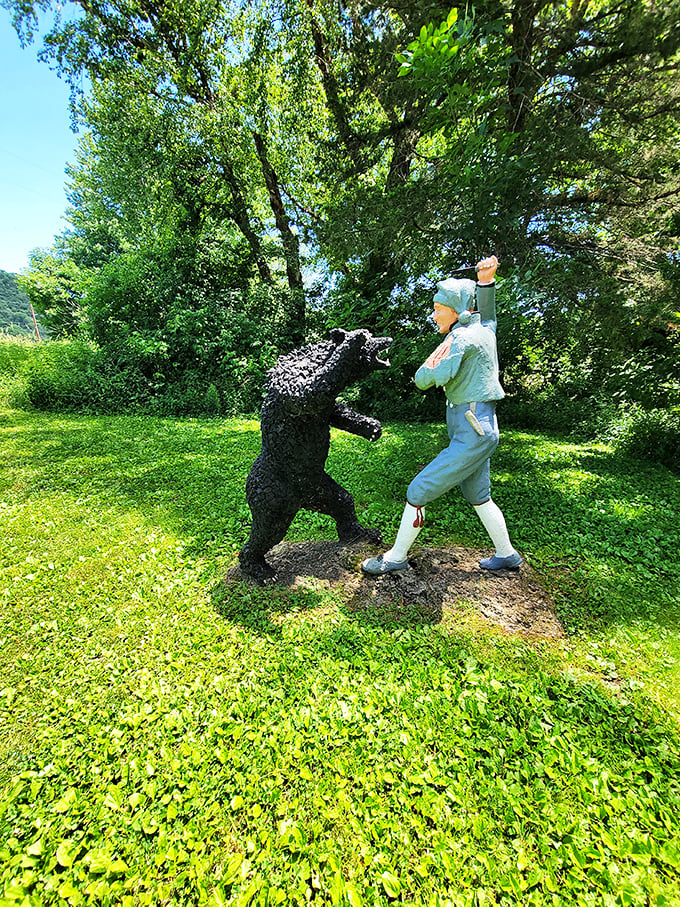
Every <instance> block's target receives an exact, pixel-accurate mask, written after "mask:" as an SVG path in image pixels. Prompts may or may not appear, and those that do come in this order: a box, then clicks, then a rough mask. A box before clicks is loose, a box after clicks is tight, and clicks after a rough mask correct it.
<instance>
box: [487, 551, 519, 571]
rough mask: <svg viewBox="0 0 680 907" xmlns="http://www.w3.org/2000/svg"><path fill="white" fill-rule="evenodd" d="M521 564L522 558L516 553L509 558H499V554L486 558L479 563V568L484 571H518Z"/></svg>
mask: <svg viewBox="0 0 680 907" xmlns="http://www.w3.org/2000/svg"><path fill="white" fill-rule="evenodd" d="M521 563H522V558H521V557H520V556H519V554H517V552H516V551H514V552H513V553H512V554H509V555H508V556H507V557H498V555H497V554H494V556H493V557H486V558H484V560H483V561H480V562H479V566H480V567H481V568H482V570H517V568H518V567H519V565H520V564H521Z"/></svg>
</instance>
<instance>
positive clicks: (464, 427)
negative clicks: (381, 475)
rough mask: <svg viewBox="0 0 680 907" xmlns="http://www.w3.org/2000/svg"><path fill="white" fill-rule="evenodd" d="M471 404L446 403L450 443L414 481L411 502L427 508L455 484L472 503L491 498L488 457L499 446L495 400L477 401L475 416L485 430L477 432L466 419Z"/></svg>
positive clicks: (411, 489) (410, 491)
mask: <svg viewBox="0 0 680 907" xmlns="http://www.w3.org/2000/svg"><path fill="white" fill-rule="evenodd" d="M469 409H470V404H469V403H461V404H460V405H458V406H454V405H452V404H451V403H448V402H447V404H446V427H447V429H448V433H449V438H450V439H451V443H450V444H449V446H448V447H447V448H445V449H444V450H443V451H442V452H441V453H440V454H439V456H437V457H435V458H434V460H433V461H432V462H431V463H429V464H428V465H427V466H426V467H425V468H424V469H423V470H421V472H419V473H418V475H417V476H416V477H415V479H414V480H413V481H412V482H411V484H410V485H409V487H408V490H407V492H406V498H407V500H408V502H409V504H412V505H413V506H414V507H424V506H425V505H426V504H429V503H430V502H431V501H434V500H436V499H437V498H439V497H441V496H442V495H443V494H445V492H447V491H450V490H451V489H452V488H454V487H455V486H456V485H460V490H461V491H462V493H463V497H464V498H465V500H466V501H469V502H470V504H472V505H473V506H477V505H479V504H484V503H485V502H486V501H488V500H489V498H490V497H491V479H490V469H489V460H490V458H491V455H492V454H493V452H494V451H495V449H496V447H497V446H498V437H499V435H498V420H497V419H496V405H495V403H494V402H493V401H490V402H487V403H477V406H476V416H477V420H478V422H479V424H480V425H481V427H482V428H483V429H484V435H483V436H481V435H479V434H477V432H476V431H475V429H474V428H473V427H472V425H470V423H469V422H468V421H467V419H466V418H465V413H466V412H467V411H468V410H469Z"/></svg>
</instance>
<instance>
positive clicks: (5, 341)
mask: <svg viewBox="0 0 680 907" xmlns="http://www.w3.org/2000/svg"><path fill="white" fill-rule="evenodd" d="M35 349H36V345H35V343H34V342H33V341H32V340H28V339H26V338H19V337H11V336H9V335H7V334H5V333H0V375H16V374H17V373H18V372H19V371H20V369H21V367H22V365H23V364H24V363H25V362H27V360H28V359H29V358H30V356H31V355H32V354H33V351H34V350H35Z"/></svg>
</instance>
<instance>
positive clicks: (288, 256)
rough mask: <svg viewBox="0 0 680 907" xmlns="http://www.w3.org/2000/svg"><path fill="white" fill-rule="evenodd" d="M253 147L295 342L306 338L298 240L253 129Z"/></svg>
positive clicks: (261, 140) (262, 142)
mask: <svg viewBox="0 0 680 907" xmlns="http://www.w3.org/2000/svg"><path fill="white" fill-rule="evenodd" d="M253 140H254V142H255V149H256V151H257V156H258V158H259V160H260V166H261V167H262V175H263V176H264V182H265V185H266V187H267V192H268V193H269V204H270V207H271V209H272V213H273V214H274V221H275V222H276V228H277V230H278V231H279V235H280V236H281V243H282V245H283V257H284V259H285V261H286V276H287V278H288V288H289V289H290V297H291V304H292V307H291V311H290V313H289V314H290V319H289V324H290V326H291V329H290V332H289V333H290V339H291V342H292V343H293V345H294V346H299V345H300V344H301V343H304V339H305V290H304V284H303V280H302V268H301V267H300V241H299V240H298V238H297V235H296V234H295V233H294V232H293V230H292V229H291V226H290V221H289V219H288V215H287V214H286V209H285V207H284V204H283V199H282V198H281V188H280V186H279V179H278V176H277V175H276V171H275V170H274V168H273V167H272V165H271V162H270V160H269V156H268V154H267V143H266V141H265V139H264V137H263V136H262V135H260V134H259V133H258V132H254V133H253Z"/></svg>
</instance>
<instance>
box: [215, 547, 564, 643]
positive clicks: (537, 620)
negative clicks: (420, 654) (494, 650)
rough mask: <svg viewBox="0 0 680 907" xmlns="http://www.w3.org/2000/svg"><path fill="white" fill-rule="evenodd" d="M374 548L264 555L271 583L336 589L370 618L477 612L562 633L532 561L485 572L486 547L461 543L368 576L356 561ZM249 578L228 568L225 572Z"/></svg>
mask: <svg viewBox="0 0 680 907" xmlns="http://www.w3.org/2000/svg"><path fill="white" fill-rule="evenodd" d="M372 554H375V551H374V549H373V548H371V549H370V550H369V549H368V548H367V547H366V545H365V544H363V545H341V544H340V543H338V542H303V543H299V544H294V543H289V542H282V543H281V544H280V545H277V546H276V548H274V549H272V551H270V552H269V554H268V555H267V560H268V561H269V563H270V564H271V566H272V567H274V568H275V569H276V572H277V575H276V577H275V579H274V580H273V582H271V583H269V584H268V585H270V586H271V587H272V588H276V589H285V588H291V589H293V588H298V589H299V588H303V589H304V588H319V586H321V587H325V588H328V589H333V590H337V591H338V592H339V593H340V597H341V598H342V599H344V607H345V609H346V610H347V611H348V612H350V613H352V614H353V615H354V616H355V617H357V618H361V616H362V613H363V614H364V615H365V616H366V618H367V619H370V620H375V618H376V616H377V615H378V614H381V615H382V617H383V619H384V620H391V619H395V620H399V619H400V618H403V617H404V616H405V612H407V613H408V614H409V615H411V618H412V619H413V620H418V621H419V622H422V621H427V622H431V623H438V622H440V621H441V620H443V619H444V618H445V616H446V615H447V614H449V613H450V612H454V614H457V615H458V616H463V615H465V616H467V617H468V618H474V617H477V618H478V619H482V620H484V621H488V622H490V623H492V624H494V625H496V626H498V627H500V628H502V629H504V630H506V631H509V632H515V633H521V634H523V635H527V636H534V637H544V638H552V639H555V638H561V637H562V636H564V631H563V629H562V626H561V624H560V621H559V618H558V617H557V614H556V612H555V607H554V604H553V602H552V601H551V599H550V596H549V595H548V593H547V592H546V590H545V589H544V588H543V586H542V585H541V583H540V581H539V579H538V578H537V577H536V575H535V574H534V572H533V570H532V569H531V567H529V566H528V565H527V564H522V566H521V567H520V568H519V570H513V571H500V572H498V573H490V572H489V571H487V570H482V569H481V568H480V566H479V561H480V559H481V558H482V557H485V556H488V552H480V551H473V550H470V549H468V548H416V549H415V551H414V552H413V555H412V556H411V557H409V568H408V570H405V571H404V572H403V573H391V574H387V575H385V576H379V577H368V576H366V575H365V574H363V573H362V572H361V562H362V560H363V559H364V558H365V557H367V556H370V555H372ZM225 581H226V583H227V584H229V583H232V582H249V580H248V577H244V576H242V574H241V571H240V569H239V567H238V566H237V567H234V568H232V570H230V571H229V573H228V574H227V577H226V578H225Z"/></svg>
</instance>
